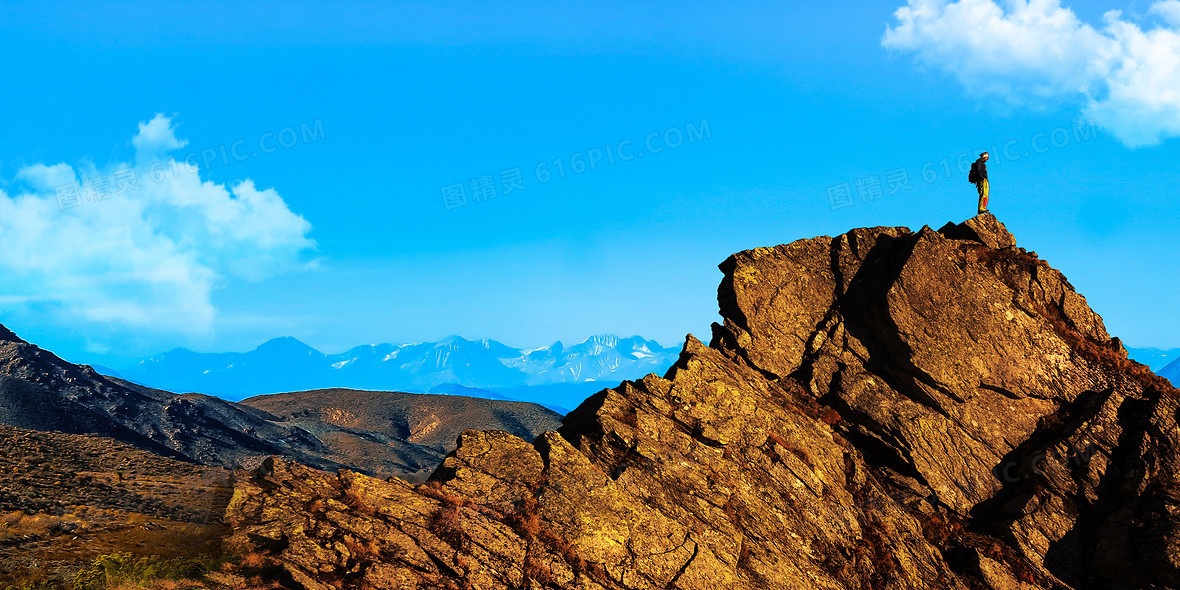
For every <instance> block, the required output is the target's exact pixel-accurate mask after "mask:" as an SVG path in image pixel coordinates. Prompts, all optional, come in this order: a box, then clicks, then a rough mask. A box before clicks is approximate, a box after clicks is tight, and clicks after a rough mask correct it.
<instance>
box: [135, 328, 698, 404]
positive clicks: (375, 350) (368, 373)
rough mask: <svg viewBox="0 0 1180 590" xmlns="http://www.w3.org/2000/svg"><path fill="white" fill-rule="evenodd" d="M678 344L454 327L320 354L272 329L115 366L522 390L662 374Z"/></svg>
mask: <svg viewBox="0 0 1180 590" xmlns="http://www.w3.org/2000/svg"><path fill="white" fill-rule="evenodd" d="M679 352H680V349H679V347H676V348H664V347H663V346H661V345H660V344H659V343H658V342H655V341H654V340H647V339H644V338H641V337H639V336H632V337H630V338H619V337H618V336H614V335H609V334H608V335H601V336H592V337H590V338H587V339H586V340H585V341H583V342H580V343H578V344H573V345H569V346H566V345H564V344H562V343H561V342H554V343H553V344H550V345H548V346H542V347H539V348H529V349H519V348H513V347H511V346H506V345H504V344H501V343H499V342H496V341H495V340H486V339H485V340H467V339H464V338H461V337H459V336H450V337H448V338H445V339H443V340H441V341H439V342H419V343H414V344H401V345H397V344H375V345H366V346H357V347H355V348H352V349H350V350H348V351H346V352H343V353H340V354H324V353H322V352H319V351H317V350H315V349H314V348H312V347H310V346H308V345H306V344H304V343H302V342H300V341H299V340H296V339H294V338H276V339H274V340H270V341H267V342H266V343H264V344H262V345H261V346H259V347H258V348H256V349H254V350H252V351H250V352H244V353H233V352H231V353H197V352H193V351H191V350H187V349H183V348H180V349H176V350H173V351H170V352H166V353H164V354H161V355H157V356H154V357H151V358H147V359H144V360H142V361H140V362H138V363H136V364H134V365H132V366H130V367H123V368H119V369H118V372H119V374H120V375H122V376H123V377H124V378H126V379H129V380H132V381H135V382H139V383H143V384H145V385H149V386H151V387H158V388H161V389H167V390H169V391H181V392H184V391H195V392H200V393H207V394H212V395H217V396H220V397H224V398H227V399H239V398H242V397H245V396H250V395H258V394H264V393H276V392H282V391H297V390H307V389H315V388H324V387H351V388H360V389H379V390H397V391H411V392H426V391H430V390H431V389H432V388H437V387H438V386H441V385H446V384H457V385H460V386H462V387H464V388H477V389H484V390H489V391H494V392H502V391H503V390H509V389H511V390H513V391H514V392H515V393H516V394H517V396H519V390H520V389H521V388H524V387H534V386H556V385H563V384H575V383H577V384H584V385H581V386H579V387H577V388H576V390H577V391H579V392H584V391H589V390H590V389H594V385H595V384H601V388H605V387H613V386H614V385H617V384H618V383H619V382H620V381H622V380H624V379H638V378H640V377H643V376H644V375H646V374H648V373H659V374H663V373H664V372H665V371H667V369H668V367H669V366H671V365H672V363H673V362H675V361H676V358H677V356H678V354H679ZM550 389H551V390H552V388H550ZM595 390H596V389H595ZM567 403H568V402H567Z"/></svg>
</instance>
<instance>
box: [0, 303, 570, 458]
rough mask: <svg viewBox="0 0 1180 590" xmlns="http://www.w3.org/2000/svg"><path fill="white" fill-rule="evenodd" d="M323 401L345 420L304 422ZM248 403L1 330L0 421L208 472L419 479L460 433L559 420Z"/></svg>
mask: <svg viewBox="0 0 1180 590" xmlns="http://www.w3.org/2000/svg"><path fill="white" fill-rule="evenodd" d="M324 395H327V396H328V397H329V398H331V399H332V400H334V402H335V403H337V404H340V403H344V404H346V405H347V406H348V408H349V412H350V414H351V415H352V419H351V422H350V421H341V420H334V421H333V420H321V419H318V418H317V417H316V416H311V414H312V412H311V410H310V409H309V408H311V407H315V408H321V407H324V405H325V404H324V402H323V400H322V399H321V397H323V396H324ZM391 400H396V403H394V402H392V401H391ZM250 403H254V404H257V406H258V407H252V406H251V405H249V404H248V403H234V402H229V401H226V400H223V399H220V398H216V397H212V396H208V395H202V394H197V393H188V394H176V393H172V392H168V391H163V390H159V389H152V388H149V387H144V386H142V385H138V384H136V383H132V382H129V381H125V380H123V379H119V378H115V377H106V376H103V375H100V374H98V373H97V372H95V371H94V369H92V368H91V367H89V366H86V365H74V364H71V363H69V362H66V361H64V360H62V359H61V358H59V357H57V356H56V355H54V354H53V353H51V352H49V351H47V350H44V349H42V348H39V347H38V346H37V345H35V344H31V343H28V342H25V341H24V340H22V339H20V338H19V337H18V336H17V335H16V334H14V333H13V332H11V331H10V330H8V329H7V328H5V327H4V326H0V425H8V426H14V427H17V428H25V429H30V430H39V431H45V432H49V431H52V432H62V433H69V434H92V435H98V436H103V437H108V438H112V439H115V440H118V441H122V442H125V443H128V444H131V445H133V446H135V447H137V448H140V449H143V450H147V451H150V452H153V453H156V454H158V455H162V456H165V457H169V458H173V459H180V460H184V461H189V462H192V463H198V464H202V465H208V466H217V467H227V468H235V467H243V466H245V467H256V466H257V465H258V464H259V463H260V462H261V461H262V460H263V459H264V458H265V457H268V456H275V455H277V456H283V457H287V458H289V459H291V460H294V461H297V462H299V463H302V464H305V465H310V466H314V467H318V468H321V469H333V470H334V469H339V468H342V467H350V468H353V469H357V470H359V471H363V472H366V473H369V474H371V475H378V476H381V477H388V476H402V477H407V478H411V479H416V480H417V481H421V479H422V478H424V477H425V476H426V475H427V474H428V473H429V472H430V470H432V469H433V468H434V467H435V466H436V465H438V463H439V461H441V460H442V458H443V456H444V455H445V454H446V452H447V451H449V450H450V446H449V445H450V444H451V443H452V442H453V441H454V439H455V435H456V434H457V433H458V432H460V431H461V430H462V429H463V428H470V427H480V428H502V429H504V430H510V431H512V432H514V433H516V434H518V435H521V436H528V437H530V438H531V437H532V436H535V435H536V434H538V433H540V432H543V431H544V430H546V429H547V428H552V427H555V426H556V425H557V423H558V422H557V420H558V418H559V417H560V416H558V415H557V414H555V413H554V412H552V411H550V410H547V409H545V408H543V407H541V406H539V405H536V404H530V403H523V402H513V401H500V400H485V399H473V398H464V397H459V396H434V395H415V394H403V393H398V392H380V391H356V390H343V389H334V390H328V391H327V392H326V394H325V392H324V391H307V392H290V393H283V394H275V395H271V396H263V397H258V398H253V400H252V401H251V402H250ZM266 409H272V410H274V411H276V412H280V413H283V415H282V416H278V415H275V414H272V413H270V412H268V411H266ZM289 410H294V413H292V412H291V411H289ZM299 410H303V412H302V413H299V412H298V411H299ZM317 411H318V410H317ZM296 414H298V415H296ZM425 423H428V424H433V430H437V431H438V432H439V433H441V434H443V435H444V436H445V438H446V439H447V444H441V443H440V442H439V440H438V439H437V435H436V436H435V437H424V438H422V439H417V442H415V441H411V440H408V438H409V437H410V436H411V434H412V433H413V432H414V429H415V428H421V427H423V425H424V424H425ZM391 425H392V426H391ZM398 425H401V426H403V428H400V429H398V428H397V426H398ZM366 428H369V429H366ZM402 434H404V435H405V436H402ZM419 434H420V433H419ZM419 443H422V444H419Z"/></svg>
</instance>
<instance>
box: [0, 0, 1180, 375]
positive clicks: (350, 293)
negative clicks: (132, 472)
mask: <svg viewBox="0 0 1180 590" xmlns="http://www.w3.org/2000/svg"><path fill="white" fill-rule="evenodd" d="M1112 10H1118V11H1120V12H1119V13H1111V12H1110V11H1112ZM1178 27H1180V1H1177V0H1167V1H1165V2H1157V3H1148V2H1131V3H1125V2H1124V3H1119V2H1106V3H1103V2H1066V3H1058V2H1052V1H1049V2H1046V1H1037V2H1032V3H1025V2H1014V3H1003V2H1001V3H999V4H996V3H993V2H992V0H961V1H960V2H955V3H947V2H942V1H936V0H911V1H910V3H909V4H908V5H907V4H905V3H904V2H903V1H902V0H894V1H883V2H846V3H816V4H814V5H810V6H802V5H800V4H797V3H769V2H767V3H752V2H745V3H742V2H735V3H726V4H724V5H713V4H705V3H691V2H675V3H671V2H668V3H635V2H628V3H609V2H607V3H595V4H594V5H593V6H584V5H576V4H573V3H562V2H528V3H497V2H481V3H457V2H454V3H420V4H411V3H333V4H330V5H328V4H324V5H319V4H311V3H283V4H278V3H273V4H272V3H252V4H250V5H249V6H245V7H243V6H240V5H237V4H230V3H217V2H204V3H199V4H170V5H157V4H148V3H142V4H140V3H122V4H114V5H107V6H105V7H98V6H91V5H88V4H83V3H77V4H69V3H66V4H59V5H56V6H51V5H50V4H47V3H0V50H2V53H3V55H5V56H6V59H5V60H4V65H3V68H4V71H3V72H2V73H3V74H4V75H3V76H0V89H2V91H0V105H3V113H4V116H3V117H0V285H4V287H3V289H2V290H0V323H4V324H5V325H7V326H9V327H10V328H12V329H13V330H15V331H16V332H17V333H18V334H20V335H22V336H23V337H25V338H26V339H28V340H31V341H33V342H36V343H38V344H40V345H41V346H43V347H45V348H48V349H50V350H53V351H55V352H57V353H59V354H61V355H62V356H64V357H65V358H67V359H69V360H72V361H76V362H92V363H101V364H108V365H114V366H117V365H118V364H119V363H120V361H121V359H126V358H132V357H137V356H143V355H148V354H153V353H157V352H161V351H164V350H168V349H171V348H174V347H177V346H185V347H189V348H193V349H196V350H203V351H230V350H248V349H251V348H253V347H254V346H256V345H258V344H259V343H261V342H263V341H265V340H267V339H269V338H272V337H277V336H295V337H297V338H299V339H301V340H303V341H305V342H307V343H308V344H311V345H313V346H315V347H317V348H320V349H321V350H324V351H326V352H337V351H340V350H344V349H346V348H348V347H351V346H354V345H358V344H364V343H376V342H398V343H404V342H413V341H422V340H435V339H439V338H442V337H444V336H446V335H449V334H459V335H462V336H465V337H468V338H494V339H497V340H500V341H502V342H505V343H507V344H510V345H514V346H522V347H523V346H533V345H541V344H546V343H549V342H551V341H553V340H555V339H561V340H564V341H574V340H581V339H582V338H584V337H586V336H588V335H590V334H594V333H603V332H614V333H619V334H625V335H630V334H642V335H644V336H647V337H650V338H655V339H658V340H660V341H661V342H662V343H664V344H674V343H675V342H677V341H680V340H681V339H683V337H684V335H685V334H686V333H689V332H691V333H693V334H695V335H697V336H698V337H701V338H703V339H707V338H708V334H709V329H708V326H709V323H710V322H712V321H714V320H715V319H716V309H717V308H716V286H717V283H718V281H719V280H720V278H721V275H720V272H719V271H718V270H717V268H716V265H717V264H718V263H719V262H721V261H722V260H723V259H725V257H727V256H728V255H729V254H731V253H732V252H735V251H738V250H742V249H746V248H752V247H756V246H764V245H774V244H779V243H786V242H789V241H792V240H795V239H800V238H807V237H812V236H815V235H822V234H828V235H833V234H837V233H841V232H843V231H846V230H848V229H850V228H853V227H859V226H876V225H905V226H910V227H914V228H917V227H921V226H922V225H931V226H934V227H939V226H941V225H943V224H944V223H946V222H947V221H956V222H958V221H962V220H964V219H966V218H968V217H970V216H971V215H973V214H974V207H975V195H974V188H973V187H972V186H971V185H969V184H968V183H967V182H965V173H961V172H960V171H959V169H958V166H959V165H960V164H961V163H964V162H966V161H969V160H963V158H968V156H967V154H969V155H970V158H969V159H973V156H974V154H977V153H978V152H979V151H982V150H984V149H987V150H991V151H992V152H993V157H992V159H991V161H990V162H989V167H990V171H991V177H992V195H993V197H992V203H991V208H992V210H993V211H994V212H995V213H996V214H997V216H999V218H1000V219H1001V221H1003V222H1005V223H1006V224H1007V225H1008V227H1009V229H1011V230H1012V231H1013V232H1014V233H1015V234H1016V236H1017V238H1018V239H1019V240H1020V242H1021V245H1023V246H1025V247H1026V248H1029V249H1031V250H1035V251H1037V252H1038V253H1039V254H1040V255H1041V256H1042V257H1043V258H1045V259H1046V260H1048V261H1049V262H1050V263H1051V264H1052V265H1054V266H1055V267H1057V268H1059V269H1061V270H1062V271H1064V272H1065V274H1066V275H1067V276H1068V277H1069V278H1070V280H1071V281H1072V282H1073V284H1074V286H1075V287H1076V288H1077V289H1078V290H1079V291H1080V292H1081V293H1083V294H1084V295H1086V297H1087V298H1088V300H1089V301H1090V303H1091V305H1092V306H1093V307H1094V308H1095V309H1096V310H1097V311H1098V312H1099V313H1100V314H1101V315H1102V316H1103V317H1104V318H1105V319H1106V322H1107V326H1108V328H1109V329H1110V331H1111V332H1112V333H1113V334H1115V335H1119V336H1121V337H1123V339H1124V340H1125V341H1126V342H1127V343H1128V344H1129V345H1134V346H1157V347H1166V348H1170V347H1180V319H1178V318H1177V314H1176V313H1175V311H1174V310H1176V309H1177V308H1180V286H1178V285H1177V282H1176V281H1175V280H1174V279H1172V278H1170V277H1172V276H1173V275H1172V271H1170V270H1169V269H1170V268H1172V267H1173V264H1174V261H1175V260H1176V258H1177V253H1178V250H1180V245H1178V244H1177V242H1176V240H1175V239H1174V237H1173V236H1174V235H1175V233H1176V231H1177V230H1178V229H1180V201H1178V200H1177V199H1176V198H1175V196H1176V195H1177V192H1178V191H1177V188H1178V181H1180V175H1178V174H1177V172H1176V165H1175V162H1176V161H1177V156H1178V155H1180V154H1178V152H1180V150H1178V146H1180V140H1178V138H1177V137H1176V136H1177V135H1180V70H1177V68H1180V65H1177V64H1180V60H1177V56H1180V40H1178V39H1180V37H1178V35H1177V33H1176V31H1178V30H1180V28H1178ZM1173 74H1176V75H1173ZM652 134H654V136H653V135H652ZM649 137H652V139H651V140H650V141H648V140H647V139H648V138H649ZM690 137H691V138H693V141H689V138H690ZM678 138H682V139H678ZM628 141H629V142H630V143H628ZM645 144H650V145H645ZM608 146H609V147H608ZM223 150H224V155H223ZM657 150H658V151H657ZM608 151H610V152H612V154H613V156H615V157H613V158H609V159H608V158H607V156H606V153H607V152H608ZM641 152H642V153H643V155H642V156H639V155H637V154H638V153H641ZM596 155H597V157H598V158H599V159H597V161H596V162H595V166H594V168H593V169H589V166H588V165H587V167H586V169H585V170H582V171H581V172H580V173H579V172H576V170H579V169H581V167H582V165H584V164H587V162H588V160H590V159H592V158H595V156H596ZM620 156H629V157H630V159H626V160H624V159H623V157H620ZM186 158H187V161H186ZM612 160H613V161H612ZM190 164H195V166H190ZM516 168H519V169H520V173H521V183H523V185H524V186H525V188H524V189H523V190H521V189H516V190H515V191H513V192H511V193H509V194H505V193H504V190H503V189H504V186H505V185H504V180H505V179H504V177H503V176H502V173H506V172H509V171H512V170H514V169H516ZM563 169H564V172H565V176H564V178H563V177H562V176H561V171H562V170H563ZM546 176H547V182H541V180H542V179H543V178H545V177H546ZM902 177H904V178H908V188H904V187H902V186H894V187H892V190H891V188H890V186H889V184H890V178H893V179H894V181H895V183H896V182H897V179H898V178H902ZM874 178H875V179H876V180H873V179H874ZM120 179H121V181H120ZM481 179H483V182H480V181H481ZM132 180H134V182H132ZM472 181H476V186H477V187H479V186H483V187H486V186H487V184H488V183H489V182H490V183H491V185H492V187H494V189H495V191H496V193H495V198H490V199H489V198H486V195H485V196H484V198H480V199H477V198H476V194H475V193H474V192H473V188H472V184H471V183H472ZM877 184H879V185H880V188H879V194H878V190H877V189H876V188H875V187H876V185H877ZM903 184H905V183H903ZM455 185H459V186H461V187H462V188H463V197H465V198H466V205H461V206H455V205H458V204H459V203H461V201H457V200H453V201H451V202H450V203H448V202H447V201H446V200H445V198H444V189H445V190H452V191H453V190H454V187H455ZM448 187H450V188H448ZM485 190H486V189H485ZM845 191H847V192H845ZM450 194H451V195H452V197H454V193H450ZM862 197H863V198H862Z"/></svg>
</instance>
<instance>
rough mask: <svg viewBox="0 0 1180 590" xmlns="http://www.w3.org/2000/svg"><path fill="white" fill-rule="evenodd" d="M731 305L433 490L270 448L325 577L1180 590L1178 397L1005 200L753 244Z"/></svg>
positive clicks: (474, 452)
mask: <svg viewBox="0 0 1180 590" xmlns="http://www.w3.org/2000/svg"><path fill="white" fill-rule="evenodd" d="M721 269H722V271H723V272H724V274H725V278H724V280H723V281H722V283H721V286H720V288H719V289H718V300H719V304H720V310H721V315H722V317H723V318H724V323H723V324H722V325H715V326H714V332H713V337H712V341H711V342H710V344H709V345H708V346H705V345H704V344H703V343H701V342H700V341H698V340H696V339H694V338H692V337H691V336H690V337H688V339H687V341H686V343H685V345H684V350H683V352H682V354H681V356H680V359H679V361H678V362H677V363H676V364H675V366H673V367H672V369H670V370H669V371H668V373H667V374H666V375H665V376H664V377H662V378H661V377H657V376H655V375H649V376H648V377H645V378H644V379H642V380H640V381H628V382H624V383H623V384H621V385H620V386H619V387H616V388H614V389H610V390H605V391H602V392H600V393H598V394H596V395H594V396H592V397H591V398H589V399H587V400H586V401H585V403H583V404H582V405H581V406H580V407H579V408H578V409H577V410H575V411H574V412H572V413H570V414H569V415H568V416H567V417H566V418H565V420H564V422H563V425H562V427H561V428H560V429H559V430H558V431H556V432H548V433H545V434H543V435H542V436H540V437H538V438H537V439H536V440H535V441H525V440H522V439H520V438H517V437H514V436H511V435H509V434H506V433H503V432H497V431H489V432H477V431H466V432H464V433H463V435H462V436H461V437H460V440H459V445H458V448H457V449H456V450H455V451H454V452H453V453H451V454H450V455H449V456H448V457H447V459H446V460H445V461H444V463H443V464H442V465H441V466H440V467H439V469H438V470H437V471H435V473H434V474H433V476H432V477H431V480H430V481H429V482H428V483H426V484H424V485H421V486H412V485H409V484H406V483H404V482H401V481H398V480H391V481H381V480H377V479H373V478H369V477H366V476H363V475H359V474H356V473H353V472H351V471H347V470H341V471H339V472H338V473H336V474H328V473H324V472H320V471H316V470H313V469H309V468H306V467H303V466H300V465H297V464H293V463H289V462H284V461H277V460H271V461H268V462H267V463H265V464H264V465H263V466H262V467H261V468H260V469H258V470H257V471H255V472H253V473H251V474H245V473H243V474H241V476H240V477H239V478H238V479H239V481H238V484H237V490H236V492H235V496H234V499H233V500H232V502H231V503H230V507H229V509H228V513H227V516H228V519H229V521H230V522H231V523H233V525H234V527H235V537H234V538H235V540H236V542H237V543H239V544H241V545H245V546H249V547H252V548H253V549H254V550H256V551H258V552H260V553H262V554H264V555H265V556H266V559H269V560H271V561H272V562H274V564H275V565H277V566H280V567H282V568H283V569H285V571H286V572H287V575H288V576H289V577H290V580H291V582H292V583H294V584H296V585H299V586H302V587H304V588H307V589H315V590H321V589H328V588H358V589H359V588H398V589H408V588H423V589H425V588H456V589H458V588H471V589H492V588H583V589H598V588H611V589H623V588H626V589H632V588H634V589H639V588H645V589H646V588H661V589H664V588H679V589H686V590H687V589H702V590H704V589H709V590H716V589H717V588H731V589H746V588H749V589H774V588H809V589H810V588H830V589H843V588H939V589H946V588H955V589H977V588H993V589H1009V588H1045V589H1048V588H1127V589H1130V588H1175V587H1180V569H1178V568H1180V536H1178V534H1180V510H1178V508H1177V504H1178V503H1180V481H1178V479H1177V478H1178V475H1177V474H1178V473H1180V458H1178V456H1177V452H1178V450H1180V430H1178V429H1177V425H1176V415H1177V407H1178V400H1180V397H1178V395H1180V394H1178V392H1177V391H1176V390H1175V389H1173V388H1172V387H1171V385H1170V384H1169V383H1167V382H1166V381H1165V380H1163V379H1161V378H1159V377H1156V376H1155V375H1153V374H1151V373H1150V372H1149V371H1147V370H1146V368H1145V367H1143V366H1142V365H1139V364H1137V363H1133V362H1131V361H1129V360H1127V357H1126V351H1125V350H1124V349H1123V347H1122V346H1121V344H1120V343H1119V341H1118V339H1116V338H1111V337H1110V336H1109V335H1108V334H1107V333H1106V330H1105V328H1104V327H1103V324H1102V320H1101V318H1100V317H1099V316H1098V315H1097V314H1096V313H1094V311H1092V310H1091V309H1090V308H1089V306H1088V305H1087V304H1086V301H1085V299H1084V298H1083V297H1082V296H1081V295H1080V294H1078V293H1077V292H1075V290H1074V289H1073V287H1072V286H1071V285H1070V284H1069V282H1068V281H1067V280H1066V279H1065V277H1063V276H1062V275H1061V273H1059V272H1058V271H1056V270H1054V269H1052V268H1051V267H1049V266H1048V265H1047V264H1046V263H1044V262H1043V261H1041V260H1039V259H1038V258H1037V257H1036V255H1035V254H1033V253H1030V252H1026V251H1025V250H1023V249H1021V248H1019V247H1018V246H1017V245H1016V241H1015V239H1013V237H1012V235H1011V234H1010V233H1009V232H1008V231H1007V230H1006V229H1005V228H1004V226H1003V225H1002V224H1000V223H999V222H998V221H997V220H996V219H995V218H994V217H992V216H991V215H990V214H985V215H981V216H978V217H975V218H973V219H970V220H968V221H967V222H965V223H962V224H957V225H956V224H948V225H947V226H945V227H943V228H942V229H940V230H937V231H935V230H932V229H930V228H922V229H921V230H920V231H917V232H913V231H911V230H909V229H906V228H885V227H878V228H865V229H856V230H853V231H850V232H848V233H846V234H843V235H840V236H837V237H834V238H832V237H818V238H812V239H807V240H800V241H796V242H793V243H791V244H787V245H782V246H776V247H773V248H756V249H753V250H747V251H744V252H740V253H738V254H735V255H733V256H732V257H730V258H729V259H727V260H726V261H725V262H723V263H722V264H721Z"/></svg>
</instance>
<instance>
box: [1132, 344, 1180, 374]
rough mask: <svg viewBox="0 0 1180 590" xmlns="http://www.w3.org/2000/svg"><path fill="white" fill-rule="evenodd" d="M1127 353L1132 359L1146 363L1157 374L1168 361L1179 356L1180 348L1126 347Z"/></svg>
mask: <svg viewBox="0 0 1180 590" xmlns="http://www.w3.org/2000/svg"><path fill="white" fill-rule="evenodd" d="M1127 355H1128V356H1130V357H1131V358H1132V359H1134V360H1136V361H1139V362H1141V363H1143V364H1145V365H1147V366H1148V367H1149V368H1150V369H1151V370H1152V371H1154V372H1155V373H1156V374H1157V375H1162V373H1160V370H1161V369H1163V368H1164V367H1166V366H1167V365H1168V363H1170V362H1172V361H1174V360H1176V359H1177V358H1180V348H1172V349H1166V350H1165V349H1162V348H1131V347H1127Z"/></svg>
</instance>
